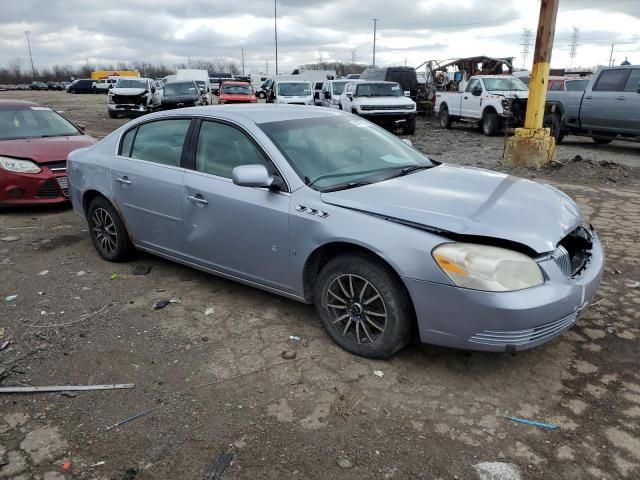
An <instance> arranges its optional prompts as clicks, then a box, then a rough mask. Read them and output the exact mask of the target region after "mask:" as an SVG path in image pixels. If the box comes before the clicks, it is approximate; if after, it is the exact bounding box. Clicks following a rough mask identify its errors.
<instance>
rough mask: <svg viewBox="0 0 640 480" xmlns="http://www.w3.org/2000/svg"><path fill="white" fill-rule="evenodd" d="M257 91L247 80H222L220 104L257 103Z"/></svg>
mask: <svg viewBox="0 0 640 480" xmlns="http://www.w3.org/2000/svg"><path fill="white" fill-rule="evenodd" d="M257 101H258V100H257V99H256V92H255V90H254V89H253V87H252V86H251V84H250V83H247V82H232V81H226V82H222V84H221V85H220V93H219V97H218V104H220V105H227V104H229V103H256V102H257Z"/></svg>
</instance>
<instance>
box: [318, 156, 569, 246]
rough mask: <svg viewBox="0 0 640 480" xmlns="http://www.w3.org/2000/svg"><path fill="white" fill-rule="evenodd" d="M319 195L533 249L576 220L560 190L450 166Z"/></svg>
mask: <svg viewBox="0 0 640 480" xmlns="http://www.w3.org/2000/svg"><path fill="white" fill-rule="evenodd" d="M321 196H322V200H323V201H324V202H325V203H328V204H331V205H337V206H341V207H345V208H350V209H353V210H359V211H362V212H366V213H371V214H375V215H381V216H383V217H388V218H391V219H394V220H400V221H406V222H409V223H411V224H415V225H417V226H418V225H422V226H425V227H432V228H435V229H438V230H444V231H447V232H451V233H455V234H458V235H471V236H482V237H492V238H498V239H504V240H508V241H511V242H517V243H520V244H522V245H526V246H528V247H529V248H531V249H533V250H534V251H536V252H537V253H543V252H549V251H552V250H554V249H555V248H556V245H557V243H558V242H559V241H560V240H561V239H562V238H563V237H564V236H565V235H567V234H568V233H569V232H571V231H572V230H573V229H575V228H576V227H577V226H578V225H579V223H580V221H581V217H580V212H579V211H578V209H577V207H576V205H575V203H574V202H573V201H572V200H571V199H570V198H569V197H568V196H566V195H565V194H564V193H562V192H560V191H559V190H556V189H554V188H550V187H548V186H545V185H542V184H539V183H536V182H532V181H529V180H524V179H520V178H517V177H512V176H509V175H505V174H502V173H497V172H492V171H488V170H481V169H476V168H465V167H456V166H452V165H440V166H438V167H434V168H432V169H429V170H423V171H420V172H417V173H413V174H409V175H406V176H404V177H399V178H396V179H392V180H387V181H384V182H379V183H374V184H372V185H366V186H363V187H358V188H352V189H349V190H341V191H337V192H330V193H323V194H322V195H321ZM378 234H379V235H384V234H385V233H384V232H378Z"/></svg>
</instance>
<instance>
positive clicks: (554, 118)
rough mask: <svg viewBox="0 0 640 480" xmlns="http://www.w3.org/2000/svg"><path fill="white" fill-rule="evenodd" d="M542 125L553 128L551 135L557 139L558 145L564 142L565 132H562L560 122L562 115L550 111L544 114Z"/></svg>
mask: <svg viewBox="0 0 640 480" xmlns="http://www.w3.org/2000/svg"><path fill="white" fill-rule="evenodd" d="M542 126H543V127H545V128H548V129H550V130H551V136H552V137H553V138H555V139H556V145H560V143H562V139H563V138H564V134H563V133H562V125H561V123H560V117H558V115H556V114H555V113H549V114H547V115H545V116H544V120H543V121H542Z"/></svg>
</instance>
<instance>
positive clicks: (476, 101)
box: [460, 78, 482, 118]
mask: <svg viewBox="0 0 640 480" xmlns="http://www.w3.org/2000/svg"><path fill="white" fill-rule="evenodd" d="M474 88H480V89H482V83H481V82H480V80H479V79H477V78H474V79H473V80H471V81H470V82H469V83H468V84H467V88H465V90H464V92H462V102H461V105H460V114H461V116H463V117H466V118H480V106H481V105H482V95H477V96H475V95H473V94H472V93H471V92H472V91H473V89H474Z"/></svg>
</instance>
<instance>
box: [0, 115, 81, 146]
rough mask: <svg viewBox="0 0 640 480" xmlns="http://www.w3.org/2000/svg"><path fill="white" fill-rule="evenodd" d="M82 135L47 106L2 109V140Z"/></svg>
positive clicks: (0, 119) (0, 136) (0, 126)
mask: <svg viewBox="0 0 640 480" xmlns="http://www.w3.org/2000/svg"><path fill="white" fill-rule="evenodd" d="M70 135H81V133H80V132H79V131H78V129H77V128H76V127H74V126H73V125H72V124H71V123H69V122H68V121H67V120H65V119H64V118H63V117H62V116H60V115H58V114H57V113H56V112H54V111H53V110H50V109H48V108H45V107H31V108H23V109H15V110H0V140H8V139H12V138H39V137H62V136H70Z"/></svg>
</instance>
